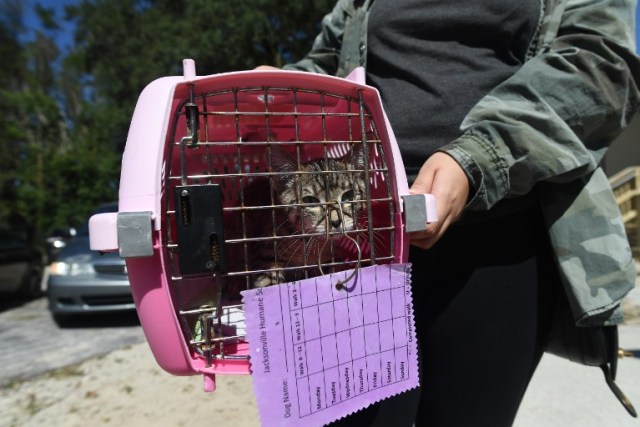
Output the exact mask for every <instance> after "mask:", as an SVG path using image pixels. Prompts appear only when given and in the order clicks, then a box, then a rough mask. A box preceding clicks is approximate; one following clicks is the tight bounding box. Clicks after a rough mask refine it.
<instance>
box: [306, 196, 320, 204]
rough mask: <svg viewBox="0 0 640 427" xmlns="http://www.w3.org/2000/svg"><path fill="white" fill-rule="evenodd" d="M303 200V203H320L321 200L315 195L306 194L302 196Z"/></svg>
mask: <svg viewBox="0 0 640 427" xmlns="http://www.w3.org/2000/svg"><path fill="white" fill-rule="evenodd" d="M302 202H303V203H320V200H318V198H317V197H314V196H304V197H303V198H302Z"/></svg>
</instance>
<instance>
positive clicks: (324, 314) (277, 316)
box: [242, 264, 418, 427]
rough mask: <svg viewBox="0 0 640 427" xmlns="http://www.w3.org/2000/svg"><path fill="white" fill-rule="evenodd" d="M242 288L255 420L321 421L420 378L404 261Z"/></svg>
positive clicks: (319, 423) (283, 422) (415, 383)
mask: <svg viewBox="0 0 640 427" xmlns="http://www.w3.org/2000/svg"><path fill="white" fill-rule="evenodd" d="M350 272H351V271H345V272H340V273H334V274H331V275H326V276H321V277H316V278H311V279H305V280H302V281H297V282H290V283H285V284H281V285H277V286H270V287H267V288H259V289H251V290H248V291H244V292H242V295H243V297H244V298H243V302H244V310H245V320H246V326H247V339H248V341H249V347H250V356H251V358H250V362H251V369H252V377H253V388H254V392H255V395H256V398H257V402H258V410H259V413H260V419H261V422H262V425H263V426H265V427H271V426H281V427H285V426H301V425H304V426H322V425H324V424H327V423H329V422H331V421H334V420H337V419H340V418H342V417H344V416H346V415H348V414H351V413H353V412H355V411H358V410H360V409H363V408H365V407H367V406H369V405H370V404H372V403H374V402H377V401H380V400H382V399H385V398H387V397H390V396H393V395H396V394H398V393H401V392H404V391H407V390H410V389H412V388H415V387H417V386H418V359H417V342H416V336H415V328H414V318H413V304H412V300H411V288H410V265H409V264H392V265H378V266H372V267H363V268H360V269H359V270H358V274H357V275H356V276H355V278H354V279H352V280H351V281H349V282H348V283H347V284H346V285H345V287H344V288H343V289H342V290H337V289H336V287H335V283H336V282H337V281H338V280H341V279H345V278H346V277H348V274H349V273H350Z"/></svg>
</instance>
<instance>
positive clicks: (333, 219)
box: [329, 211, 342, 228]
mask: <svg viewBox="0 0 640 427" xmlns="http://www.w3.org/2000/svg"><path fill="white" fill-rule="evenodd" d="M329 222H330V223H331V226H332V227H333V228H340V224H342V219H341V218H340V214H338V212H336V211H331V214H330V218H329Z"/></svg>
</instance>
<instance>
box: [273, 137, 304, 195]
mask: <svg viewBox="0 0 640 427" xmlns="http://www.w3.org/2000/svg"><path fill="white" fill-rule="evenodd" d="M270 152H271V160H269V151H267V152H266V153H265V156H266V157H267V164H268V165H270V170H271V172H275V173H278V176H277V179H275V180H274V184H275V185H276V187H277V189H278V190H282V189H284V187H285V186H286V183H287V182H289V181H291V179H293V177H294V172H296V171H297V170H298V163H297V162H296V159H295V157H294V156H293V155H291V154H290V153H289V152H288V151H287V150H285V149H284V148H282V147H279V146H277V145H273V146H272V147H271V150H270ZM282 172H284V174H283V175H280V173H282Z"/></svg>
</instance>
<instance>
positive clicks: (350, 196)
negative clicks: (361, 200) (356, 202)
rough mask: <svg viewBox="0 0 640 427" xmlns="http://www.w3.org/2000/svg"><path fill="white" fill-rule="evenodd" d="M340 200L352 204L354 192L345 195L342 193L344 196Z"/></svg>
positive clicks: (350, 191)
mask: <svg viewBox="0 0 640 427" xmlns="http://www.w3.org/2000/svg"><path fill="white" fill-rule="evenodd" d="M340 200H341V201H342V202H351V201H353V191H352V190H347V191H345V192H344V193H342V196H341V197H340Z"/></svg>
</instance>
